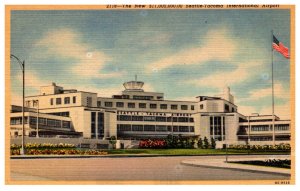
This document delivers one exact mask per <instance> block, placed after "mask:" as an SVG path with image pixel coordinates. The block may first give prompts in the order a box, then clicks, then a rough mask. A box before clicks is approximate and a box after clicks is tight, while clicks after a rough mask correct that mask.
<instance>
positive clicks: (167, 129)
mask: <svg viewBox="0 0 300 191" xmlns="http://www.w3.org/2000/svg"><path fill="white" fill-rule="evenodd" d="M117 128H118V131H156V132H194V131H195V129H194V126H166V125H130V124H118V126H117Z"/></svg>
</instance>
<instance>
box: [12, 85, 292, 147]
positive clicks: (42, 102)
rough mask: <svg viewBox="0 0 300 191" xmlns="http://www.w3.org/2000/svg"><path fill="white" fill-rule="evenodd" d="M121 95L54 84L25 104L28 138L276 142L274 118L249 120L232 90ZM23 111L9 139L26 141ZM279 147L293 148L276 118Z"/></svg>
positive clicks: (133, 90) (137, 90) (134, 90)
mask: <svg viewBox="0 0 300 191" xmlns="http://www.w3.org/2000/svg"><path fill="white" fill-rule="evenodd" d="M123 85H124V87H125V90H124V91H122V93H121V95H113V96H112V97H98V96H97V93H93V92H84V91H77V90H75V89H69V90H66V89H64V88H63V87H60V86H57V85H56V84H55V83H52V84H51V85H50V86H43V87H41V89H40V95H36V96H27V97H26V98H25V107H26V108H25V120H24V121H25V135H26V136H35V134H36V132H37V131H38V134H39V136H53V135H64V136H75V137H76V136H78V137H83V138H88V139H101V140H103V139H107V138H109V137H112V136H115V137H117V139H121V140H122V139H123V140H126V139H131V140H139V139H145V138H163V137H167V136H168V135H173V136H177V135H181V136H186V137H195V138H198V137H201V138H203V137H207V138H214V139H215V140H217V141H220V142H224V141H226V143H227V144H238V143H239V144H240V143H246V142H249V141H251V142H255V144H270V143H271V142H272V135H273V129H272V126H273V125H272V123H273V116H272V115H257V116H244V115H242V114H240V113H239V112H238V106H237V105H235V104H234V97H233V95H231V93H230V89H229V88H226V89H225V90H224V92H223V94H222V95H220V96H214V97H210V96H198V97H196V98H197V100H196V101H174V100H165V99H164V94H163V93H158V92H146V91H144V90H143V85H144V83H143V82H141V81H136V80H135V81H130V82H126V83H124V84H123ZM21 110H22V108H20V107H17V106H12V109H11V116H10V119H11V121H10V134H11V136H12V137H17V136H20V135H22V112H21ZM274 121H275V122H274V123H275V125H274V126H275V142H276V144H279V143H289V142H290V136H291V129H290V120H280V119H279V118H278V117H277V116H274Z"/></svg>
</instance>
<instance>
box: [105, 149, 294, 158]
mask: <svg viewBox="0 0 300 191" xmlns="http://www.w3.org/2000/svg"><path fill="white" fill-rule="evenodd" d="M108 154H126V155H128V154H152V155H178V156H180V155H224V154H226V151H225V150H223V149H124V150H123V149H117V150H108ZM227 154H230V155H233V154H248V150H234V149H228V152H227ZM249 154H290V152H284V151H265V152H264V151H259V152H257V151H256V152H255V151H250V152H249Z"/></svg>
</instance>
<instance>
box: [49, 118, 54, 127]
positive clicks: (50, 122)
mask: <svg viewBox="0 0 300 191" xmlns="http://www.w3.org/2000/svg"><path fill="white" fill-rule="evenodd" d="M47 122H48V126H50V127H54V126H55V120H54V119H48V120H47Z"/></svg>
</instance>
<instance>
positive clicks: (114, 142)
mask: <svg viewBox="0 0 300 191" xmlns="http://www.w3.org/2000/svg"><path fill="white" fill-rule="evenodd" d="M109 143H110V144H111V145H112V146H113V149H115V148H116V143H117V138H116V137H115V136H111V137H110V138H109Z"/></svg>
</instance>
